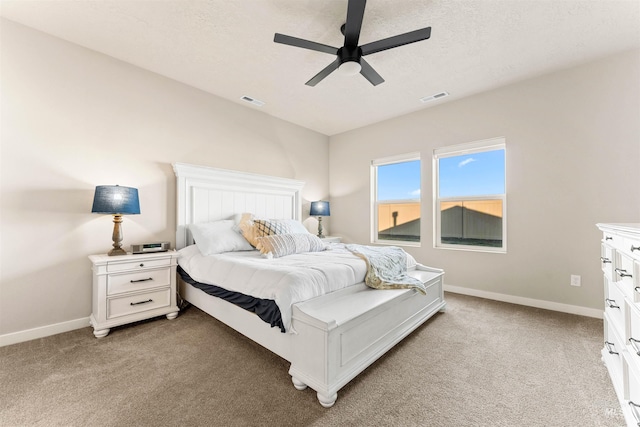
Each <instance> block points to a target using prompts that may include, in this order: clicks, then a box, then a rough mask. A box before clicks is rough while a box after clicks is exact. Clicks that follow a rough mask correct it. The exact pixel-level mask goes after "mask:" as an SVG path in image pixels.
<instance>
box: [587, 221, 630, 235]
mask: <svg viewBox="0 0 640 427" xmlns="http://www.w3.org/2000/svg"><path fill="white" fill-rule="evenodd" d="M596 226H597V227H598V228H599V229H600V230H610V231H622V232H625V233H634V234H640V222H636V223H626V224H623V223H618V224H596Z"/></svg>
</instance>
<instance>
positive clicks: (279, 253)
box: [256, 233, 326, 258]
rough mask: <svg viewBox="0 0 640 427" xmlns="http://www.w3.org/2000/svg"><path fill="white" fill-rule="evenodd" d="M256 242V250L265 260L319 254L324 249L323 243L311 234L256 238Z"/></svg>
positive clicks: (275, 235)
mask: <svg viewBox="0 0 640 427" xmlns="http://www.w3.org/2000/svg"><path fill="white" fill-rule="evenodd" d="M257 241H258V242H257V245H256V248H257V249H258V250H259V251H260V253H261V254H263V255H266V256H267V258H280V257H283V256H286V255H293V254H301V253H305V252H320V251H324V250H325V249H326V245H325V244H324V242H323V241H322V240H320V239H319V238H318V237H316V236H314V235H313V234H311V233H292V234H274V235H272V236H263V237H258V239H257Z"/></svg>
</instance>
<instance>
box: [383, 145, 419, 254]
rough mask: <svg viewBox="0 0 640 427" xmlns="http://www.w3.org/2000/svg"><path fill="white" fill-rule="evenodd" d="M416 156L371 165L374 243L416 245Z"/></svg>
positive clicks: (417, 157)
mask: <svg viewBox="0 0 640 427" xmlns="http://www.w3.org/2000/svg"><path fill="white" fill-rule="evenodd" d="M420 180H421V178H420V154H418V153H412V154H406V155H401V156H394V157H388V158H385V159H379V160H374V161H373V162H371V200H372V209H371V213H372V221H371V223H372V230H371V241H372V242H376V243H385V242H389V243H393V244H397V243H400V242H402V243H405V244H414V245H417V244H419V243H420Z"/></svg>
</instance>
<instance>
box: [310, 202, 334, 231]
mask: <svg viewBox="0 0 640 427" xmlns="http://www.w3.org/2000/svg"><path fill="white" fill-rule="evenodd" d="M309 215H311V216H317V217H318V237H319V238H321V239H322V238H324V234H322V217H323V216H330V215H331V209H330V207H329V202H325V201H322V200H319V201H317V202H311V209H310V210H309Z"/></svg>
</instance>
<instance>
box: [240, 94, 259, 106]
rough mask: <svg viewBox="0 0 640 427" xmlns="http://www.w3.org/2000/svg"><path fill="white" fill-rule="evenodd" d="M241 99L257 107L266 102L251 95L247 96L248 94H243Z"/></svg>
mask: <svg viewBox="0 0 640 427" xmlns="http://www.w3.org/2000/svg"><path fill="white" fill-rule="evenodd" d="M240 99H242V100H243V101H246V102H249V103H251V104H253V105H255V106H257V107H262V106H263V105H264V102H262V101H260V100H258V99H255V98H251V97H250V96H246V95H244V96H242V97H241V98H240Z"/></svg>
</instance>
